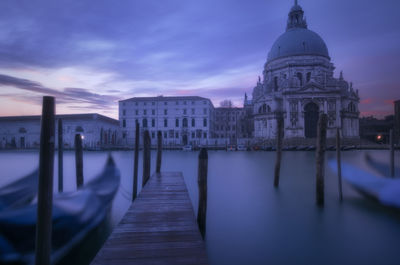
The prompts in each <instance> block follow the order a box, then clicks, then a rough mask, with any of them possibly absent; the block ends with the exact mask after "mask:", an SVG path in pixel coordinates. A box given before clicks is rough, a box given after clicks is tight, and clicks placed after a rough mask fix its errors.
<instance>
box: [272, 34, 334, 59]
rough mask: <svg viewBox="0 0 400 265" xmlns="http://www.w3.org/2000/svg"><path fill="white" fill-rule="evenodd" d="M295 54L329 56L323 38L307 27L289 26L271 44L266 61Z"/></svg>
mask: <svg viewBox="0 0 400 265" xmlns="http://www.w3.org/2000/svg"><path fill="white" fill-rule="evenodd" d="M296 55H319V56H324V57H327V58H328V59H329V58H330V57H329V53H328V48H327V47H326V44H325V42H324V40H323V39H322V38H321V37H320V36H319V35H318V34H317V33H315V32H314V31H311V30H309V29H307V28H297V27H295V28H291V29H288V30H287V31H286V32H285V33H283V34H282V35H281V36H280V37H279V38H278V39H277V40H276V41H275V43H274V45H272V48H271V51H270V52H269V54H268V62H270V61H273V60H275V59H278V58H283V57H287V56H296Z"/></svg>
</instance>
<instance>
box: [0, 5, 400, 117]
mask: <svg viewBox="0 0 400 265" xmlns="http://www.w3.org/2000/svg"><path fill="white" fill-rule="evenodd" d="M293 2H294V1H293V0H201V1H198V0H197V1H194V0H162V1H160V0H158V1H156V0H118V1H115V0H110V1H102V0H96V1H93V0H79V1H76V0H57V1H54V0H37V1H32V0H18V1H16V0H1V1H0V116H11V115H38V114H40V112H41V100H42V96H43V95H51V96H55V97H56V103H57V106H56V112H57V113H58V114H66V113H94V112H96V113H100V114H104V115H107V116H110V117H113V118H117V117H118V100H123V99H127V98H131V97H140V96H158V95H164V96H179V95H183V96H185V95H196V96H203V97H207V98H210V99H211V100H212V102H213V103H214V106H216V107H217V106H218V105H219V102H221V101H222V100H224V99H230V100H232V101H233V103H234V104H235V105H236V106H239V107H240V106H241V105H242V102H243V98H244V93H247V94H248V95H251V93H252V90H253V87H254V86H255V84H256V82H257V79H258V76H259V75H261V74H262V70H263V67H264V64H265V62H266V58H267V55H268V52H269V50H270V48H271V47H272V45H273V43H274V41H275V40H276V39H277V38H278V37H279V35H281V34H282V33H283V32H284V31H285V27H286V21H287V15H288V12H289V10H290V8H291V6H293ZM299 4H300V5H301V6H302V7H303V10H304V11H305V16H306V17H307V22H308V26H309V29H311V30H313V31H315V32H317V33H318V34H319V35H320V36H321V37H322V38H323V39H324V40H325V42H326V44H327V46H328V50H329V54H330V57H331V58H332V62H333V63H334V64H335V66H336V70H335V76H336V77H338V76H339V73H340V71H341V70H343V73H344V78H345V79H346V80H347V81H349V82H353V86H354V88H355V89H359V93H360V97H361V99H360V105H359V108H360V111H361V115H363V116H366V115H375V116H377V117H383V116H385V115H388V114H392V113H393V100H397V99H400V92H399V90H400V74H399V69H400V48H399V47H400V21H399V18H398V14H399V12H400V11H399V10H400V1H398V0H384V1H377V0H375V1H365V0H364V1H362V0H351V1H349V0H335V1H331V0H299Z"/></svg>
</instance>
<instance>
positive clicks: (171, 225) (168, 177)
mask: <svg viewBox="0 0 400 265" xmlns="http://www.w3.org/2000/svg"><path fill="white" fill-rule="evenodd" d="M92 264H121V265H123V264H143V265H144V264H153V265H158V264H185V265H190V264H208V260H207V254H206V250H205V245H204V241H203V240H202V238H201V235H200V232H199V228H198V225H197V222H196V219H195V215H194V211H193V207H192V204H191V202H190V198H189V193H188V191H187V188H186V185H185V182H184V179H183V175H182V173H178V172H170V173H165V172H162V173H160V174H154V175H153V176H152V177H151V178H150V179H149V181H148V183H147V184H146V185H145V187H144V188H143V189H142V191H141V193H140V194H139V196H138V197H137V198H136V200H135V201H134V202H133V203H132V205H131V207H130V208H129V210H128V212H127V213H126V215H125V216H124V218H123V219H122V221H121V222H120V223H119V225H118V226H117V227H115V229H114V231H113V232H112V234H111V236H110V237H109V239H108V240H107V241H106V243H105V244H104V246H103V247H102V249H101V250H100V251H99V253H98V254H97V256H96V257H95V259H94V260H93V261H92Z"/></svg>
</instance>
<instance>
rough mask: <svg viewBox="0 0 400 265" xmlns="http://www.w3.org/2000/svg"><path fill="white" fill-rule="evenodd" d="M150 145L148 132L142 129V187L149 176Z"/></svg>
mask: <svg viewBox="0 0 400 265" xmlns="http://www.w3.org/2000/svg"><path fill="white" fill-rule="evenodd" d="M150 145H151V139H150V134H149V131H148V130H146V131H144V137H143V178H142V187H144V185H146V183H147V181H148V180H149V178H150V158H151V153H150Z"/></svg>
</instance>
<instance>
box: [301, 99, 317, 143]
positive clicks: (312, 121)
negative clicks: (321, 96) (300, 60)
mask: <svg viewBox="0 0 400 265" xmlns="http://www.w3.org/2000/svg"><path fill="white" fill-rule="evenodd" d="M318 118H319V107H318V105H317V104H315V103H313V102H310V103H308V104H307V105H306V106H305V107H304V127H305V129H304V130H305V131H304V133H305V136H306V138H316V137H317V126H318Z"/></svg>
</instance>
